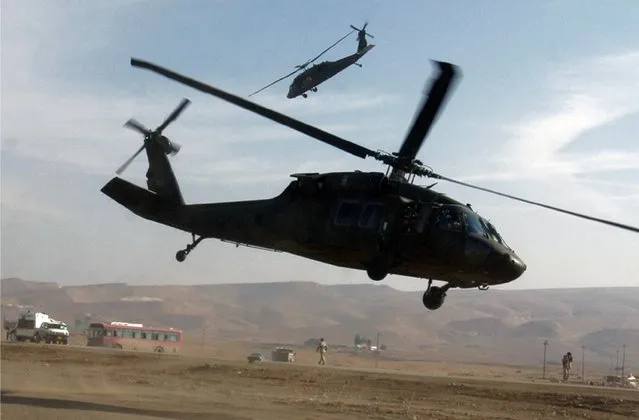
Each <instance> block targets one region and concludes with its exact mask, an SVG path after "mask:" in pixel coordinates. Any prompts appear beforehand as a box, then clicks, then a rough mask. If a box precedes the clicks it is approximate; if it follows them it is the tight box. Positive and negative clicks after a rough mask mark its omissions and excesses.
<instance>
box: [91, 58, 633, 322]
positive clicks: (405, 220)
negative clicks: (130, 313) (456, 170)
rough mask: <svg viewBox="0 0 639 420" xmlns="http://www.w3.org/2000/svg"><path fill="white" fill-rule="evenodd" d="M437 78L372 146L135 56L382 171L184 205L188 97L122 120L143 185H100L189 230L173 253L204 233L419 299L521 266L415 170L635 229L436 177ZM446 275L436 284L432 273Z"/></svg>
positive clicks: (452, 73)
mask: <svg viewBox="0 0 639 420" xmlns="http://www.w3.org/2000/svg"><path fill="white" fill-rule="evenodd" d="M436 63H437V64H438V66H439V74H438V75H437V77H436V78H435V79H434V81H433V82H432V86H431V88H430V93H429V94H428V96H427V97H426V98H425V99H424V102H423V103H422V104H421V106H420V109H419V112H418V113H417V114H416V116H415V119H414V121H413V123H412V127H411V129H410V131H409V132H408V134H407V135H406V138H405V139H404V142H403V143H402V145H401V147H400V148H399V151H398V152H396V153H392V154H389V153H385V152H382V151H373V150H370V149H368V148H366V147H363V146H360V145H359V144H356V143H353V142H350V141H348V140H345V139H342V138H340V137H338V136H336V135H334V134H331V133H328V132H326V131H323V130H321V129H319V128H316V127H313V126H311V125H308V124H305V123H303V122H301V121H298V120H295V119H293V118H291V117H288V116H286V115H283V114H280V113H278V112H276V111H273V110H271V109H268V108H265V107H262V106H260V105H257V104H255V103H252V102H250V101H248V100H246V99H243V98H240V97H238V96H235V95H232V94H230V93H227V92H225V91H222V90H220V89H217V88H214V87H212V86H209V85H206V84H204V83H201V82H199V81H197V80H194V79H191V78H188V77H185V76H182V75H180V74H177V73H175V72H173V71H171V70H168V69H165V68H162V67H159V66H157V65H155V64H152V63H149V62H145V61H141V60H137V59H132V60H131V64H132V65H133V66H135V67H140V68H143V69H148V70H151V71H153V72H156V73H159V74H161V75H164V76H166V77H168V78H170V79H173V80H175V81H178V82H180V83H183V84H186V85H188V86H191V87H193V88H195V89H198V90H200V91H202V92H205V93H209V94H211V95H214V96H216V97H218V98H221V99H223V100H225V101H227V102H230V103H232V104H235V105H237V106H240V107H242V108H244V109H247V110H249V111H251V112H254V113H256V114H259V115H262V116H263V117H266V118H269V119H271V120H273V121H275V122H278V123H280V124H283V125H285V126H288V127H290V128H292V129H294V130H297V131H299V132H301V133H304V134H307V135H308V136H310V137H313V138H315V139H317V140H319V141H322V142H324V143H326V144H329V145H331V146H334V147H336V148H339V149H341V150H343V151H345V152H347V153H350V154H352V155H355V156H357V157H360V158H366V157H368V156H370V157H373V158H374V159H377V160H379V161H381V162H382V163H384V164H386V165H388V169H387V171H386V173H381V172H360V171H352V172H334V173H299V174H293V175H291V176H292V177H293V178H295V180H294V181H291V182H290V184H289V185H288V186H287V187H286V188H285V189H284V190H283V191H282V192H281V193H280V194H279V195H278V196H276V197H274V198H269V199H260V200H250V201H237V202H223V203H205V204H185V202H184V200H183V198H182V194H181V192H180V188H179V186H178V183H177V180H176V178H175V175H174V173H173V170H172V169H171V165H170V163H169V160H168V158H167V155H168V154H174V153H177V151H178V150H179V147H178V146H176V145H175V144H174V143H172V142H171V141H170V140H169V139H167V138H166V137H165V136H164V135H163V134H162V130H163V129H164V128H166V126H167V125H168V124H169V123H170V122H171V121H173V120H174V119H175V118H177V116H178V115H179V113H180V112H182V110H184V108H185V107H186V105H188V104H189V101H188V100H187V99H185V100H183V102H182V103H181V104H180V106H179V107H178V108H177V109H176V110H175V111H174V112H173V113H172V114H171V115H170V116H169V117H168V118H167V120H166V121H165V122H164V123H163V124H162V125H160V126H159V127H158V128H157V129H155V130H152V131H151V130H148V129H146V128H144V127H143V126H142V125H141V124H139V123H137V122H136V121H134V120H131V121H129V122H128V123H127V124H126V126H128V127H131V128H134V129H136V130H138V131H140V132H141V133H142V134H144V144H143V146H142V148H140V150H138V151H137V152H136V154H135V155H134V156H133V157H132V158H131V159H129V161H127V162H126V163H125V165H123V167H122V168H120V169H119V170H118V173H121V171H122V170H124V168H125V167H126V165H128V164H129V162H130V161H131V160H132V159H133V158H134V157H135V156H136V155H137V154H138V153H140V152H141V150H142V149H146V154H147V157H148V162H149V169H148V172H147V186H148V189H144V188H141V187H138V186H136V185H134V184H132V183H130V182H128V181H125V180H123V179H121V178H119V177H114V178H112V179H111V180H110V181H109V182H108V183H107V184H106V185H105V186H104V187H103V188H102V190H101V191H102V192H103V193H104V194H106V195H107V196H109V197H110V198H112V199H113V200H115V201H116V202H118V203H120V204H121V205H122V206H124V207H126V208H127V209H129V210H130V211H132V212H133V213H135V214H137V215H139V216H140V217H143V218H145V219H148V220H151V221H154V222H157V223H161V224H164V225H167V226H171V227H173V228H176V229H180V230H183V231H185V232H189V233H191V235H192V237H193V242H192V243H191V244H189V245H187V247H186V248H185V249H183V250H181V251H178V252H177V254H176V258H177V260H178V261H184V260H185V258H186V256H187V255H188V254H189V253H190V252H191V251H193V249H194V248H195V247H196V246H197V245H198V244H199V243H200V241H202V240H203V239H205V238H218V239H221V240H222V241H227V242H232V243H235V244H236V246H239V245H245V246H251V247H257V248H261V249H269V250H274V251H279V252H288V253H291V254H294V255H298V256H301V257H305V258H309V259H312V260H315V261H320V262H323V263H327V264H332V265H335V266H340V267H347V268H352V269H359V270H366V271H367V273H368V276H369V277H370V278H371V279H372V280H375V281H380V280H382V279H384V278H385V277H386V275H388V274H398V275H403V276H410V277H417V278H424V279H429V281H428V289H427V290H426V291H425V292H424V295H423V304H424V306H426V307H427V308H429V309H431V310H432V309H437V308H439V307H440V306H441V305H442V304H443V302H444V298H445V297H446V293H447V291H448V290H449V289H450V288H451V287H456V288H475V287H477V288H479V289H480V290H485V289H487V288H488V287H489V286H490V285H497V284H503V283H508V282H511V281H513V280H515V279H517V278H519V277H520V276H521V275H522V274H523V273H524V271H525V270H526V264H525V263H524V262H523V261H522V259H521V258H520V257H519V256H517V254H516V253H515V251H513V249H511V248H510V247H509V246H508V245H507V244H506V242H505V240H504V239H503V238H502V237H501V235H500V234H499V233H498V231H497V229H496V228H495V226H494V225H493V224H492V223H490V222H489V221H488V220H486V219H485V218H484V217H482V216H480V215H479V214H478V213H477V212H475V211H474V210H473V209H472V208H471V206H470V205H469V204H463V203H462V202H459V201H457V200H455V199H453V198H451V197H448V196H446V195H444V194H442V193H438V192H436V191H434V190H433V189H432V187H433V186H434V185H435V184H432V185H429V186H427V187H422V186H419V185H415V184H414V183H413V182H414V180H415V177H416V176H426V177H430V178H434V179H437V180H445V181H449V182H453V183H456V184H459V185H464V186H467V187H470V188H475V189H479V190H482V191H486V192H490V193H493V194H497V195H501V196H503V197H508V198H511V199H514V200H518V201H522V202H525V203H529V204H533V205H536V206H541V207H545V208H548V209H551V210H555V211H559V212H563V213H566V214H570V215H573V216H577V217H580V218H584V219H589V220H592V221H597V222H601V223H605V224H607V225H611V226H615V227H619V228H623V229H627V230H631V231H633V232H639V228H636V227H632V226H627V225H623V224H620V223H616V222H612V221H608V220H604V219H599V218H595V217H591V216H587V215H584V214H580V213H575V212H572V211H568V210H563V209H560V208H557V207H552V206H548V205H546V204H541V203H537V202H533V201H529V200H525V199H522V198H518V197H515V196H511V195H507V194H503V193H500V192H497V191H493V190H489V189H486V188H482V187H478V186H475V185H471V184H467V183H464V182H461V181H457V180H454V179H452V178H449V177H446V176H443V175H440V174H437V173H435V172H433V171H432V169H430V168H428V167H426V166H424V165H423V164H422V163H421V162H420V161H419V160H417V159H416V158H415V157H416V155H417V153H418V151H419V149H420V147H421V145H422V143H423V142H424V139H425V137H426V135H427V134H428V132H429V131H430V128H431V125H432V124H433V122H434V121H435V119H436V118H437V116H438V113H439V110H440V108H441V107H442V106H443V104H444V101H445V99H446V96H447V92H448V91H449V89H450V88H451V86H452V85H453V83H454V81H455V78H456V75H457V74H458V71H457V68H456V66H454V65H452V64H450V63H445V62H436ZM433 280H439V281H444V282H446V284H445V285H443V286H433V285H432V281H433Z"/></svg>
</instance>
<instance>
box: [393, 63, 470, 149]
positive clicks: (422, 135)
mask: <svg viewBox="0 0 639 420" xmlns="http://www.w3.org/2000/svg"><path fill="white" fill-rule="evenodd" d="M435 63H437V64H438V65H439V70H440V73H439V75H437V76H436V78H435V79H433V82H432V86H431V88H430V92H429V93H428V97H427V98H426V99H425V100H424V101H423V102H422V103H423V105H422V107H421V110H420V111H419V113H418V114H417V115H416V116H415V119H414V120H413V125H412V127H411V129H410V131H409V132H408V134H407V135H406V138H405V139H404V143H402V146H401V147H400V149H399V152H398V157H399V159H400V160H402V161H407V162H411V161H412V160H413V159H415V156H417V152H419V149H420V147H421V146H422V144H423V143H424V140H425V139H426V136H427V135H428V132H429V131H430V128H431V126H432V125H433V122H434V121H435V119H436V118H437V115H438V113H439V111H440V110H441V109H442V105H444V103H445V99H446V97H447V94H448V92H449V90H450V89H451V87H453V82H454V81H455V78H456V77H457V73H458V70H457V66H455V65H453V64H451V63H446V62H443V61H436V62H435Z"/></svg>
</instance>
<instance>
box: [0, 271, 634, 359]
mask: <svg viewBox="0 0 639 420" xmlns="http://www.w3.org/2000/svg"><path fill="white" fill-rule="evenodd" d="M421 295H422V292H405V291H401V290H397V289H394V288H392V287H390V286H389V285H384V284H345V285H320V284H317V283H311V282H301V281H290V282H286V281H283V282H272V283H259V282H256V283H223V284H208V285H178V284H175V285H144V286H139V285H129V284H126V283H105V284H97V285H73V286H61V285H59V284H57V283H54V282H46V283H39V282H31V281H28V280H22V279H17V278H7V279H2V310H3V316H5V317H6V318H9V317H10V316H11V317H17V313H18V308H19V307H20V305H31V306H33V307H34V308H37V309H39V310H40V309H42V310H44V311H45V312H50V313H51V314H52V315H53V316H55V317H56V318H59V319H62V320H65V321H67V322H68V323H69V325H71V326H73V325H75V323H76V320H78V319H80V318H82V317H83V316H84V314H91V315H90V316H91V318H92V319H94V320H98V319H99V320H120V321H130V322H142V323H145V324H156V325H171V326H174V327H178V328H182V329H183V330H185V334H186V335H187V336H189V335H191V336H194V337H195V336H197V337H198V338H199V337H200V336H201V335H202V333H203V332H205V333H206V338H207V339H208V340H239V341H263V342H289V343H300V344H301V343H303V342H304V341H306V340H307V339H308V338H312V337H318V336H324V337H327V338H328V337H330V340H331V342H333V343H342V344H347V345H352V343H353V337H354V335H355V334H358V333H359V334H362V335H365V336H367V337H371V338H373V339H375V336H376V334H377V333H378V332H380V333H381V334H382V337H383V341H384V342H385V343H386V344H387V346H389V348H395V349H398V350H402V351H405V352H416V351H417V352H421V353H424V356H426V355H428V356H429V357H446V358H450V359H451V360H452V359H454V360H461V359H464V360H477V361H499V360H502V361H503V360H508V361H511V362H513V363H525V362H526V361H527V362H528V363H537V362H538V360H539V359H540V358H541V356H540V355H541V352H542V351H543V345H542V343H543V341H544V340H546V339H547V340H549V341H550V343H551V344H550V346H551V348H552V356H551V357H552V358H554V359H558V358H559V357H560V355H561V354H563V352H565V351H572V352H573V353H575V354H577V353H578V352H579V350H581V349H580V346H581V345H582V344H583V345H586V346H587V348H588V354H589V356H588V357H589V358H590V359H591V360H592V361H595V359H596V360H597V361H598V362H600V363H608V362H609V360H610V357H611V355H612V354H616V351H617V350H618V349H619V348H621V345H622V344H627V357H626V361H627V365H628V363H632V361H633V360H637V359H639V351H638V350H639V323H637V320H639V287H621V288H578V289H541V290H525V291H521V290H489V291H478V290H451V291H450V292H449V294H448V297H447V299H446V302H445V303H444V305H443V306H442V308H440V309H438V310H436V311H429V310H427V309H426V308H424V307H423V306H422V303H421ZM426 349H428V350H426ZM638 361H639V360H638Z"/></svg>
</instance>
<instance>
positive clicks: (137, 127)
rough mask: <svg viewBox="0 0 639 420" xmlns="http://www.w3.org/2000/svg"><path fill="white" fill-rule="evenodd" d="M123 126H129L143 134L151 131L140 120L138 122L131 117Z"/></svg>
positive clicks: (146, 134)
mask: <svg viewBox="0 0 639 420" xmlns="http://www.w3.org/2000/svg"><path fill="white" fill-rule="evenodd" d="M124 126H125V127H126V128H130V129H132V130H135V131H138V132H140V133H142V134H144V135H145V136H148V135H149V134H150V133H151V130H149V129H148V128H146V127H145V126H144V125H142V124H141V123H140V122H138V120H136V119H133V118H131V119H130V120H129V121H127V122H126V123H124Z"/></svg>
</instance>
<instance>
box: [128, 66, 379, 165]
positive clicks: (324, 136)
mask: <svg viewBox="0 0 639 420" xmlns="http://www.w3.org/2000/svg"><path fill="white" fill-rule="evenodd" d="M131 65H132V66H133V67H140V68H143V69H147V70H150V71H153V72H155V73H159V74H161V75H163V76H165V77H167V78H169V79H172V80H175V81H177V82H180V83H183V84H185V85H187V86H190V87H192V88H194V89H197V90H199V91H201V92H204V93H208V94H210V95H213V96H216V97H218V98H220V99H223V100H225V101H227V102H230V103H232V104H234V105H237V106H239V107H241V108H244V109H246V110H248V111H251V112H254V113H256V114H259V115H261V116H263V117H265V118H268V119H270V120H272V121H275V122H277V123H280V124H282V125H285V126H287V127H289V128H292V129H293V130H296V131H299V132H300V133H304V134H306V135H308V136H310V137H313V138H315V139H317V140H319V141H321V142H324V143H326V144H330V145H331V146H333V147H337V148H338V149H341V150H343V151H345V152H348V153H350V154H352V155H355V156H357V157H360V158H362V159H365V158H366V156H372V157H377V156H378V153H376V152H374V151H372V150H370V149H367V148H366V147H363V146H360V145H359V144H356V143H353V142H350V141H348V140H345V139H343V138H341V137H338V136H336V135H334V134H331V133H328V132H326V131H324V130H320V129H319V128H317V127H313V126H312V125H309V124H306V123H303V122H301V121H299V120H296V119H294V118H291V117H289V116H287V115H284V114H280V113H279V112H277V111H273V110H272V109H268V108H265V107H263V106H261V105H258V104H256V103H253V102H251V101H248V100H246V99H244V98H240V97H239V96H235V95H233V94H231V93H227V92H225V91H223V90H221V89H217V88H214V87H213V86H209V85H206V84H204V83H202V82H199V81H197V80H194V79H191V78H189V77H186V76H182V75H181V74H178V73H175V72H173V71H171V70H168V69H165V68H163V67H160V66H158V65H155V64H152V63H149V62H147V61H142V60H138V59H135V58H132V59H131Z"/></svg>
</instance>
